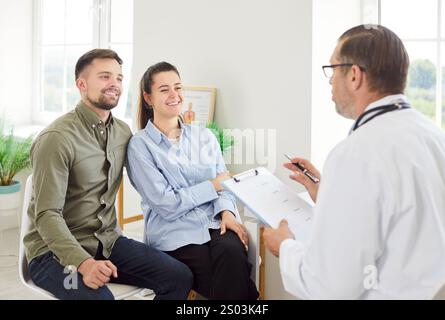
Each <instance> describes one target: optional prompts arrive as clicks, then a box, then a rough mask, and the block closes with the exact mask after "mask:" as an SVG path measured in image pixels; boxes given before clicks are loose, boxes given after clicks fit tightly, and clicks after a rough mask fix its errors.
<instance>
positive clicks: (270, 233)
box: [263, 220, 295, 257]
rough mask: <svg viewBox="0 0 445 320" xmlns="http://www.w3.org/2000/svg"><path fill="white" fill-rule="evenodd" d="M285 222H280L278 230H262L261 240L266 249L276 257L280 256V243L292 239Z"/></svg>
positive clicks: (292, 236)
mask: <svg viewBox="0 0 445 320" xmlns="http://www.w3.org/2000/svg"><path fill="white" fill-rule="evenodd" d="M294 238H295V236H294V234H293V233H292V231H290V229H289V226H288V225H287V221H286V220H281V222H280V226H279V227H278V229H272V228H264V232H263V239H264V243H265V244H266V248H267V249H269V251H270V252H271V253H272V254H273V255H274V256H276V257H278V256H279V254H280V246H281V243H282V242H283V241H284V240H286V239H294Z"/></svg>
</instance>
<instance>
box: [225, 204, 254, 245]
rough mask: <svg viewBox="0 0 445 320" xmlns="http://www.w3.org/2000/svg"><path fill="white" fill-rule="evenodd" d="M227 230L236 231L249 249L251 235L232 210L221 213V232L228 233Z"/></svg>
mask: <svg viewBox="0 0 445 320" xmlns="http://www.w3.org/2000/svg"><path fill="white" fill-rule="evenodd" d="M227 230H232V231H233V232H235V233H236V234H237V235H238V237H239V238H240V240H241V242H242V243H243V244H244V247H245V248H246V250H247V248H248V244H249V237H248V236H247V229H246V227H245V226H244V225H243V224H241V223H239V222H238V221H237V220H236V218H235V216H234V215H233V213H232V212H230V211H227V210H225V211H223V212H222V213H221V234H224V233H226V231H227Z"/></svg>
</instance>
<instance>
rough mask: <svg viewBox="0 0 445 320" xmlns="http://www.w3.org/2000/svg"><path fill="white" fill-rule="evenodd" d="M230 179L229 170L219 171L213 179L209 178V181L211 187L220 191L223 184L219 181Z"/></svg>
mask: <svg viewBox="0 0 445 320" xmlns="http://www.w3.org/2000/svg"><path fill="white" fill-rule="evenodd" d="M227 179H230V173H229V172H221V173H220V174H218V175H217V176H216V177H215V178H214V179H212V180H210V182H211V183H212V184H213V187H214V188H215V190H216V192H218V191H222V190H223V186H222V185H221V182H222V181H224V180H227Z"/></svg>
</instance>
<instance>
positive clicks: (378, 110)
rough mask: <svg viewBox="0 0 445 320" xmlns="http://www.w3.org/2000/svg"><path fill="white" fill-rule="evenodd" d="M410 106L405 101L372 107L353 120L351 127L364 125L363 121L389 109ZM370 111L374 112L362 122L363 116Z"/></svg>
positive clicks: (367, 120)
mask: <svg viewBox="0 0 445 320" xmlns="http://www.w3.org/2000/svg"><path fill="white" fill-rule="evenodd" d="M409 108H411V106H410V105H409V104H408V103H406V102H397V103H393V104H388V105H385V106H380V107H375V108H372V109H370V110H368V111H365V112H363V113H362V114H361V115H360V116H359V117H358V118H357V120H356V121H355V124H354V126H353V127H352V129H351V132H352V131H355V130H356V129H357V128H359V127H361V126H362V125H364V124H365V123H367V122H369V121H371V120H372V119H374V118H375V117H378V116H381V115H382V114H385V113H387V112H391V111H396V110H403V109H409ZM371 113H375V114H373V115H372V116H370V117H369V118H367V119H366V120H365V121H363V122H362V120H363V118H364V117H366V116H367V115H369V114H371Z"/></svg>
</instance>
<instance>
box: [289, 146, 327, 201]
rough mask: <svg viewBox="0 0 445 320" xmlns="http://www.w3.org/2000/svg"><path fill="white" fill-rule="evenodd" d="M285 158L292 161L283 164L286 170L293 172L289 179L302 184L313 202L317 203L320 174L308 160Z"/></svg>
mask: <svg viewBox="0 0 445 320" xmlns="http://www.w3.org/2000/svg"><path fill="white" fill-rule="evenodd" d="M285 156H286V157H287V158H288V159H289V160H290V161H291V162H287V163H284V164H283V166H284V167H285V168H287V169H289V170H291V171H292V174H291V175H289V178H291V179H292V180H295V181H297V182H298V183H301V184H302V185H303V186H304V187H305V188H306V190H307V191H308V193H309V195H310V196H311V198H312V200H313V201H314V202H316V200H317V193H318V187H319V185H320V179H321V175H320V172H319V171H318V170H317V168H315V167H314V165H313V164H312V163H310V162H309V161H308V160H306V159H303V158H291V157H289V156H287V155H285Z"/></svg>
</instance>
